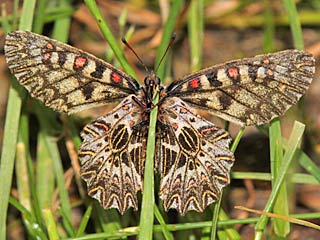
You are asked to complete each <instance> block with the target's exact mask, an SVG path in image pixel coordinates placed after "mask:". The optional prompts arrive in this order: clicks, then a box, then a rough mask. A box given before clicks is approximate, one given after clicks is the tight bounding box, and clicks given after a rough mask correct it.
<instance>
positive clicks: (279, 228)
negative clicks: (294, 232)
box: [269, 118, 290, 237]
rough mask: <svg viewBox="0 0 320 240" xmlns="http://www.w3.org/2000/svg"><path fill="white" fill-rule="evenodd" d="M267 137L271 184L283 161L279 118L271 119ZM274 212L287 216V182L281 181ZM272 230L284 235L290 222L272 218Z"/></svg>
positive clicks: (288, 230) (287, 231)
mask: <svg viewBox="0 0 320 240" xmlns="http://www.w3.org/2000/svg"><path fill="white" fill-rule="evenodd" d="M269 139H270V162H271V175H272V180H273V181H272V185H274V183H275V179H277V176H278V171H279V168H280V166H281V164H282V162H283V158H282V151H283V150H282V149H283V147H282V136H281V125H280V120H279V119H278V118H277V119H274V120H273V121H271V124H270V128H269ZM273 210H274V212H275V213H277V214H279V215H284V216H288V215H289V207H288V195H287V183H286V181H284V182H283V184H282V186H281V188H280V190H279V193H278V196H277V200H276V202H275V205H274V209H273ZM274 224H275V225H274V228H275V229H274V230H275V233H276V234H277V235H278V236H281V237H286V236H287V235H288V234H289V232H290V224H289V222H287V221H283V220H281V219H274Z"/></svg>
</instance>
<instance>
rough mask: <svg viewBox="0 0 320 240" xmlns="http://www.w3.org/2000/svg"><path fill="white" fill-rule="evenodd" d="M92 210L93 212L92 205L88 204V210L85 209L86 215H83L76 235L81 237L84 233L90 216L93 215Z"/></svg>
mask: <svg viewBox="0 0 320 240" xmlns="http://www.w3.org/2000/svg"><path fill="white" fill-rule="evenodd" d="M91 212H92V206H91V205H90V206H88V208H87V210H86V211H85V213H84V215H83V216H82V219H81V222H80V226H79V229H78V231H77V233H76V237H80V236H82V235H83V234H84V232H85V230H86V227H87V225H88V222H89V219H90V216H91Z"/></svg>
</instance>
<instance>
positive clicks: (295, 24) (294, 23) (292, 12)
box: [283, 0, 304, 50]
mask: <svg viewBox="0 0 320 240" xmlns="http://www.w3.org/2000/svg"><path fill="white" fill-rule="evenodd" d="M283 2H284V6H285V8H286V10H287V13H288V18H289V24H290V28H291V33H292V38H293V43H294V47H295V48H297V49H301V50H302V49H304V44H303V37H302V30H301V24H300V20H299V14H298V12H297V7H296V4H295V2H294V1H293V0H283Z"/></svg>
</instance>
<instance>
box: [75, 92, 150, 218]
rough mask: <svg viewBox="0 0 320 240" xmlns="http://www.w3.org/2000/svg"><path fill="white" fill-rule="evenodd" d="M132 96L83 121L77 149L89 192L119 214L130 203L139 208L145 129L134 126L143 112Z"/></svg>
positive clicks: (82, 173)
mask: <svg viewBox="0 0 320 240" xmlns="http://www.w3.org/2000/svg"><path fill="white" fill-rule="evenodd" d="M132 96H133V95H130V96H128V97H127V98H125V99H124V100H123V101H122V102H121V103H120V104H119V105H118V106H117V107H116V108H115V109H114V110H113V111H111V112H110V113H108V114H107V115H105V116H103V117H100V118H98V119H96V120H95V121H93V122H91V123H89V124H88V125H86V126H85V127H84V129H83V131H82V132H81V136H82V138H83V143H82V145H81V147H80V149H79V160H80V163H81V173H80V174H81V176H82V178H83V179H84V180H85V181H86V182H87V185H88V193H89V195H90V196H92V197H94V198H96V199H97V200H98V201H99V202H100V203H101V205H102V206H103V207H104V208H117V209H118V210H119V212H120V213H122V214H123V213H124V211H125V210H127V209H128V208H129V207H133V208H134V209H136V210H137V208H138V201H137V192H138V191H139V190H141V189H142V175H143V170H144V168H143V166H144V161H145V149H146V132H145V131H144V128H140V129H138V130H136V129H135V128H134V126H135V125H136V124H138V123H139V122H141V116H142V113H141V108H140V106H138V105H137V103H135V102H134V101H133V100H132Z"/></svg>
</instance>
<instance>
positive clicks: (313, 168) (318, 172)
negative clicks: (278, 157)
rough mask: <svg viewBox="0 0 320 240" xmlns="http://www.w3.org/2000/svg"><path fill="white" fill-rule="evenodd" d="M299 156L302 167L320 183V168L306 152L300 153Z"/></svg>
mask: <svg viewBox="0 0 320 240" xmlns="http://www.w3.org/2000/svg"><path fill="white" fill-rule="evenodd" d="M299 156H300V158H299V163H300V165H301V166H302V167H303V168H304V169H305V170H306V171H308V172H309V173H310V174H312V176H314V177H315V178H316V179H317V181H318V183H320V168H319V167H318V166H317V165H316V164H315V163H314V162H313V161H312V160H311V159H310V158H309V157H308V156H307V154H305V153H304V152H302V151H300V154H299Z"/></svg>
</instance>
